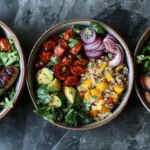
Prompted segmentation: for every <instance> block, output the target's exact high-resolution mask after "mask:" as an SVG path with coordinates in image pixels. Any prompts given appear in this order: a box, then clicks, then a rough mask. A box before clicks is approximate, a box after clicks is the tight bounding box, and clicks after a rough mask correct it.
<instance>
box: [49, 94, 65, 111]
mask: <svg viewBox="0 0 150 150" xmlns="http://www.w3.org/2000/svg"><path fill="white" fill-rule="evenodd" d="M50 96H51V97H52V100H51V101H50V102H49V105H50V106H54V107H55V108H60V107H61V106H62V102H61V100H60V98H59V97H58V96H56V95H54V94H51V95H50Z"/></svg>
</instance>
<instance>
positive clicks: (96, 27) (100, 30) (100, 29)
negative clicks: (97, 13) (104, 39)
mask: <svg viewBox="0 0 150 150" xmlns="http://www.w3.org/2000/svg"><path fill="white" fill-rule="evenodd" d="M90 25H91V26H92V27H93V28H94V30H95V31H96V32H97V33H99V34H105V30H104V28H103V27H102V26H101V25H100V24H99V23H96V22H90Z"/></svg>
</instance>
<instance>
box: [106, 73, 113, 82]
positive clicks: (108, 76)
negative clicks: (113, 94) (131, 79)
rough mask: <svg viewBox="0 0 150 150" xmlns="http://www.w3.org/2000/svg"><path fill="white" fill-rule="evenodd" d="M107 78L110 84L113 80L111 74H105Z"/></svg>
mask: <svg viewBox="0 0 150 150" xmlns="http://www.w3.org/2000/svg"><path fill="white" fill-rule="evenodd" d="M105 78H106V80H107V81H108V82H110V81H111V79H112V76H111V74H110V73H106V74H105Z"/></svg>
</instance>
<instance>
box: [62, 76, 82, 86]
mask: <svg viewBox="0 0 150 150" xmlns="http://www.w3.org/2000/svg"><path fill="white" fill-rule="evenodd" d="M79 84H80V78H78V76H69V77H68V78H67V79H66V80H65V81H64V85H66V86H78V85H79Z"/></svg>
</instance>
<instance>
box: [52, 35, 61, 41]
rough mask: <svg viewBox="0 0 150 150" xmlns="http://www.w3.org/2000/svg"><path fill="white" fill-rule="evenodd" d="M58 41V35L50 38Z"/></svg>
mask: <svg viewBox="0 0 150 150" xmlns="http://www.w3.org/2000/svg"><path fill="white" fill-rule="evenodd" d="M59 39H60V37H59V36H58V35H54V36H52V37H51V40H52V41H55V42H57V41H58V40H59Z"/></svg>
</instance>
